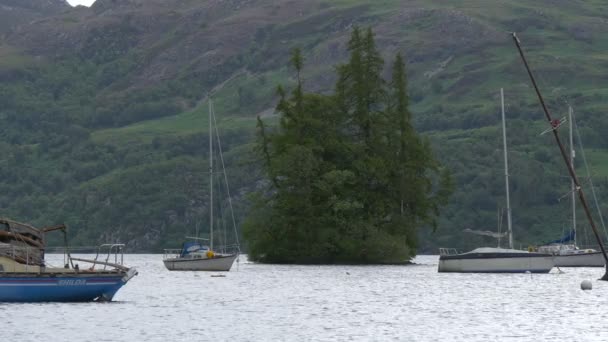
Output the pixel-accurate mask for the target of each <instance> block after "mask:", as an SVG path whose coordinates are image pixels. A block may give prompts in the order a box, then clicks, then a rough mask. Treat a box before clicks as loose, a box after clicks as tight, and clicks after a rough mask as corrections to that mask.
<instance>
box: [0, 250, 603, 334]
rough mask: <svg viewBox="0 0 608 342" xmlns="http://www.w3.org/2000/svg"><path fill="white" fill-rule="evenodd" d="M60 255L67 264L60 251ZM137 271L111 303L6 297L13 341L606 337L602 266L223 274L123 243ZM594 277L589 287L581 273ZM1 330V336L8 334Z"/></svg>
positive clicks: (247, 266)
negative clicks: (539, 270) (544, 270)
mask: <svg viewBox="0 0 608 342" xmlns="http://www.w3.org/2000/svg"><path fill="white" fill-rule="evenodd" d="M48 258H50V259H53V258H56V260H57V261H56V263H57V264H61V262H62V260H61V257H58V256H56V255H53V256H48ZM125 263H126V264H127V265H133V266H136V267H138V269H139V276H137V277H135V278H133V279H132V280H131V282H130V283H129V284H127V285H126V286H125V287H123V288H122V289H121V290H120V291H119V292H118V294H117V295H116V297H115V300H116V301H115V302H112V303H82V304H54V303H49V304H0V319H1V321H2V323H3V324H2V336H3V337H10V339H9V340H11V341H17V340H19V341H72V340H74V341H76V340H77V341H79V342H80V341H130V342H131V341H229V340H230V341H256V342H257V341H383V340H400V341H488V340H494V341H531V340H534V341H556V340H560V341H561V340H563V341H607V340H608V329H607V328H608V306H607V298H608V283H607V282H599V281H597V280H596V279H597V278H599V277H600V276H601V275H602V274H603V269H601V268H581V269H562V270H563V271H564V272H565V273H563V274H559V273H558V272H557V271H556V270H553V271H552V273H550V274H544V275H543V274H534V275H530V274H519V275H513V274H490V275H487V274H486V275H484V274H446V273H441V274H440V273H437V256H420V257H418V258H417V259H416V263H417V265H413V266H299V265H296V266H287V265H259V264H254V263H249V262H246V261H243V260H241V263H240V264H238V266H237V265H236V264H235V266H234V268H233V271H231V272H229V273H226V277H211V275H214V274H217V273H214V272H212V273H205V272H169V271H166V270H165V268H164V266H163V264H162V255H127V256H125ZM585 279H589V280H592V281H593V287H594V289H593V290H592V291H581V290H580V283H581V281H582V280H585ZM2 340H5V338H2Z"/></svg>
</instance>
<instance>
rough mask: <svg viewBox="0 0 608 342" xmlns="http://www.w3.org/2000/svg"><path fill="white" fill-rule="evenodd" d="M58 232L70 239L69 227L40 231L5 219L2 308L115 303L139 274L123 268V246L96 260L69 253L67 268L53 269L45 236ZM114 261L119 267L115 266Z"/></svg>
mask: <svg viewBox="0 0 608 342" xmlns="http://www.w3.org/2000/svg"><path fill="white" fill-rule="evenodd" d="M53 230H62V231H63V232H64V233H65V231H66V227H65V226H64V225H60V226H55V227H49V228H44V229H40V230H39V229H36V228H34V227H32V226H29V225H26V224H23V223H18V222H14V221H10V220H6V219H0V302H85V301H94V300H98V301H111V300H112V298H113V297H114V295H115V294H116V292H117V291H118V290H119V289H120V288H121V287H122V286H123V285H125V284H126V283H127V282H128V281H129V280H130V279H131V278H132V277H134V276H135V275H136V274H137V271H136V270H135V269H134V268H128V267H126V266H124V265H123V263H122V261H123V247H124V245H122V244H107V245H101V246H100V247H99V248H98V250H97V254H96V256H95V258H93V259H82V258H76V257H73V256H72V255H71V254H70V253H69V250H68V249H67V248H66V249H65V255H64V260H66V261H67V262H66V264H65V265H64V267H49V266H48V265H46V263H45V259H44V253H45V243H44V234H45V233H47V232H49V231H53ZM66 240H67V239H66ZM106 249H107V254H106V253H105V250H106ZM102 252H103V253H102ZM102 255H105V258H103V257H102V258H100V256H102ZM111 256H113V261H114V262H110V261H109V260H110V257H111ZM76 262H82V263H85V265H86V266H87V267H84V268H83V267H80V265H79V264H77V263H76Z"/></svg>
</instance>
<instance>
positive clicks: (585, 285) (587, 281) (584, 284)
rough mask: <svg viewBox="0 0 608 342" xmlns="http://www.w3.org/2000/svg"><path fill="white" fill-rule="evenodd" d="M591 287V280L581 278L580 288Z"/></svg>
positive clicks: (588, 288) (589, 288)
mask: <svg viewBox="0 0 608 342" xmlns="http://www.w3.org/2000/svg"><path fill="white" fill-rule="evenodd" d="M592 287H593V285H592V284H591V281H589V280H583V281H582V282H581V290H591V288H592Z"/></svg>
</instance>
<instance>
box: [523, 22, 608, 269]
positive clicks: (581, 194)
mask: <svg viewBox="0 0 608 342" xmlns="http://www.w3.org/2000/svg"><path fill="white" fill-rule="evenodd" d="M512 35H513V42H515V46H516V47H517V50H518V51H519V56H520V57H521V60H522V61H523V63H524V66H525V67H526V71H527V72H528V76H529V77H530V81H531V82H532V85H533V86H534V90H535V91H536V96H537V97H538V101H539V102H540V104H541V106H542V108H543V111H544V112H545V117H546V118H547V121H548V122H549V124H550V125H551V126H552V127H553V129H552V131H553V137H554V138H555V142H556V143H557V146H558V147H559V151H560V153H561V155H562V158H563V159H564V162H565V163H566V167H567V169H568V173H569V174H570V178H571V179H572V181H573V182H574V185H575V186H576V188H575V189H576V192H577V193H578V199H579V200H580V201H581V205H582V206H583V209H584V211H585V216H587V220H588V221H589V225H590V226H591V229H592V230H593V235H594V236H595V239H596V241H597V243H598V245H599V246H600V250H601V251H602V254H603V255H604V260H606V272H605V273H604V275H603V276H602V278H601V280H608V255H606V249H605V248H604V243H603V242H602V238H601V237H600V233H599V232H598V230H597V227H596V226H595V221H593V217H592V216H591V211H590V210H589V206H588V205H587V198H585V193H584V192H583V189H582V188H581V185H580V183H579V181H578V178H577V177H576V173H575V172H574V169H573V168H572V166H571V165H570V162H569V160H568V155H567V154H566V150H565V149H564V145H563V144H562V141H561V140H560V138H559V134H557V128H558V126H559V123H557V124H555V121H554V120H553V118H552V117H551V114H550V113H549V109H548V108H547V105H546V104H545V100H544V99H543V96H542V95H541V93H540V90H539V89H538V85H537V84H536V79H534V75H532V70H530V66H529V65H528V61H527V60H526V57H525V56H524V51H523V50H522V48H521V45H520V42H519V38H517V35H516V34H515V32H513V34H512Z"/></svg>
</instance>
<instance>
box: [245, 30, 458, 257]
mask: <svg viewBox="0 0 608 342" xmlns="http://www.w3.org/2000/svg"><path fill="white" fill-rule="evenodd" d="M348 48H349V52H350V58H349V61H348V63H346V64H343V65H338V66H337V67H336V73H337V75H336V76H337V81H336V85H335V89H334V92H333V93H332V94H318V93H311V92H305V90H304V86H303V82H302V78H301V72H302V67H303V58H302V55H301V53H300V51H299V50H297V49H296V50H294V51H293V53H292V58H291V65H292V66H293V68H294V69H295V72H296V75H295V76H296V84H295V87H294V89H293V90H292V91H291V92H290V93H289V94H287V92H286V91H285V90H284V89H283V88H282V87H279V89H278V93H279V95H280V101H279V103H278V105H277V112H278V114H279V116H280V118H279V124H278V127H277V128H269V127H267V126H266V125H265V123H264V121H262V119H260V118H259V117H258V131H259V136H258V142H257V146H256V147H257V151H258V153H259V156H260V157H261V158H262V160H263V170H264V172H265V174H266V177H267V179H268V182H267V183H266V185H265V186H264V188H263V189H260V190H259V191H257V192H256V193H255V194H254V195H253V204H252V207H251V210H250V213H249V216H248V218H247V220H246V222H245V224H244V235H245V238H246V239H247V242H248V247H249V249H248V250H249V258H250V259H252V260H254V261H258V262H269V263H305V264H307V263H406V262H408V261H409V260H410V259H411V258H412V257H414V256H415V254H416V244H417V239H416V231H417V229H419V228H423V227H429V228H433V229H434V227H435V220H436V218H437V216H438V214H439V209H440V207H441V206H442V205H445V204H446V202H447V199H448V197H449V195H450V194H451V192H452V185H451V179H450V174H449V172H448V171H447V169H445V168H443V167H442V165H440V163H439V162H438V161H437V160H436V159H435V158H434V156H433V153H432V151H431V147H430V144H429V142H428V140H426V139H424V138H423V137H421V136H419V135H418V134H417V132H416V131H415V130H414V128H413V126H412V114H411V113H410V111H409V110H408V102H409V100H408V91H407V77H406V71H405V62H404V59H403V57H402V56H401V54H397V55H396V57H395V59H394V62H393V65H392V76H391V78H390V79H389V80H385V79H384V78H383V71H384V60H383V58H382V56H381V55H380V53H379V51H378V49H377V48H376V46H375V42H374V35H373V32H372V30H371V29H367V30H365V31H362V30H360V29H358V28H355V29H353V31H352V35H351V38H350V41H349V44H348Z"/></svg>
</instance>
